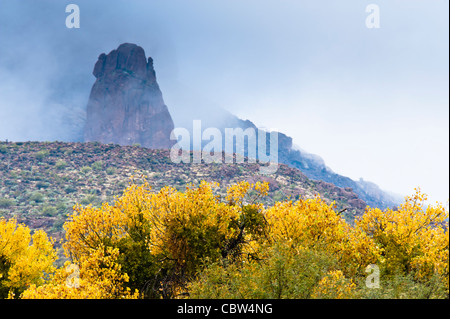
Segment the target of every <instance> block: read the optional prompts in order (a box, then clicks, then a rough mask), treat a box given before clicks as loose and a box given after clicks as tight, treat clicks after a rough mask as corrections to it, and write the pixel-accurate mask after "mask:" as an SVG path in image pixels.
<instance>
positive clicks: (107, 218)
mask: <svg viewBox="0 0 450 319" xmlns="http://www.w3.org/2000/svg"><path fill="white" fill-rule="evenodd" d="M217 186H218V184H217V183H208V182H205V181H202V182H201V183H200V185H199V186H198V187H194V186H192V185H190V186H188V187H187V188H186V190H185V191H184V192H180V191H178V190H176V189H175V188H172V187H164V188H162V189H161V190H160V191H159V192H152V190H151V187H150V185H148V184H147V183H143V184H142V185H136V184H132V185H130V186H129V187H128V188H127V189H126V190H125V191H124V193H123V195H122V196H120V197H119V198H117V199H116V201H115V203H114V204H113V205H110V204H107V203H104V204H103V205H102V206H101V207H100V208H94V207H92V206H87V207H83V206H80V205H76V206H75V207H74V214H73V215H72V216H71V217H70V218H69V219H68V221H67V222H66V223H65V225H64V229H65V232H66V233H65V236H66V237H65V238H66V240H65V242H64V244H63V247H64V250H65V253H66V256H67V257H68V258H70V259H71V262H66V264H65V265H64V267H63V268H60V269H55V268H54V267H53V266H52V264H53V262H54V260H55V259H56V253H55V251H54V250H53V246H52V243H51V241H50V240H49V239H48V238H47V235H46V234H45V233H44V232H43V231H37V232H36V233H34V234H33V235H32V236H31V234H30V230H29V229H28V228H27V227H25V226H23V225H18V224H17V222H16V221H15V220H11V221H5V220H3V219H0V294H2V295H1V296H3V297H6V296H8V295H9V296H10V297H19V296H21V297H22V298H138V297H152V298H173V297H179V296H181V295H183V296H184V295H185V293H186V292H187V289H188V288H189V287H191V289H194V290H195V295H196V296H211V295H212V296H229V297H230V296H236V295H237V296H241V297H243V296H245V297H256V298H259V297H261V298H262V297H264V298H269V297H270V298H273V297H275V298H285V297H287V298H291V297H295V296H303V297H313V298H356V297H358V296H361V295H362V293H363V292H362V291H363V290H364V289H365V288H364V286H362V288H363V289H362V290H361V289H360V291H359V292H358V289H359V288H361V287H357V286H356V284H355V283H358V284H360V285H361V283H363V282H364V278H365V277H366V275H367V274H366V273H365V271H364V270H365V269H366V267H367V265H369V264H376V265H378V266H379V268H380V270H381V275H382V276H384V277H383V278H382V279H383V280H390V279H389V278H391V279H392V278H408V280H409V278H413V279H412V280H410V281H408V284H409V285H411V286H414V285H416V284H417V283H420V284H422V286H421V287H422V288H421V289H422V292H421V293H422V294H423V295H430V296H431V295H433V296H442V295H445V293H446V294H447V296H448V274H449V263H448V258H449V237H448V211H447V210H446V209H445V208H444V207H443V206H442V205H440V204H436V205H434V206H432V205H430V206H428V207H425V205H424V203H425V201H426V196H425V195H423V194H422V193H421V192H420V190H416V194H415V195H413V196H411V197H407V198H406V201H405V203H404V204H402V205H401V206H400V207H399V208H398V209H396V210H393V209H387V210H385V211H382V210H380V209H377V208H367V210H366V212H365V214H364V215H363V216H361V217H360V218H357V219H356V221H355V225H354V226H351V225H349V224H347V223H346V221H345V220H344V219H343V218H342V217H341V216H340V215H339V214H338V213H336V212H335V211H334V209H333V207H334V203H333V204H327V203H325V201H323V200H322V199H321V198H320V197H319V196H317V197H315V198H313V199H306V200H298V201H296V202H292V201H286V202H277V203H275V204H274V205H273V206H271V207H266V208H265V207H264V206H263V205H262V204H261V203H260V202H259V199H260V198H261V197H263V196H266V195H267V193H268V190H269V184H268V183H259V182H258V183H255V184H251V183H249V182H245V181H244V182H240V183H238V184H235V185H231V186H229V187H228V189H227V195H226V197H225V200H224V201H222V200H221V198H220V196H218V195H216V193H215V188H216V187H217ZM310 261H311V262H310ZM312 261H314V262H312ZM310 264H311V265H310ZM208 265H214V266H213V267H212V268H209V270H208V267H206V268H205V266H208ZM205 269H206V270H205ZM44 274H48V277H49V279H48V280H47V281H46V280H45V278H44V277H45V276H44ZM395 276H397V277H395ZM399 276H400V277H399ZM401 276H403V277H401ZM227 278H228V279H227ZM197 279H198V281H196V280H197ZM224 280H228V282H227V283H226V285H224V286H223V287H221V286H220V285H221V283H223V281H224ZM432 280H433V283H438V285H439V289H440V290H439V291H438V290H436V291H432V290H430V289H431V288H429V286H430V285H429V284H428V283H430V282H431V281H432ZM211 281H212V284H211ZM397 281H398V280H397ZM398 282H400V281H398ZM405 282H406V281H405ZM442 283H444V285H445V287H446V288H445V287H442V286H443V284H442ZM382 285H383V284H382ZM386 286H389V285H386ZM202 287H205V288H204V289H206V290H205V291H204V293H203V292H202V289H203V288H202ZM430 287H431V286H430ZM136 289H139V291H140V292H138V290H136ZM427 289H428V290H427ZM364 291H366V290H364ZM428 291H430V292H429V293H428ZM442 291H443V293H441V292H442ZM360 293H361V294H360ZM380 295H381V296H383V294H380Z"/></svg>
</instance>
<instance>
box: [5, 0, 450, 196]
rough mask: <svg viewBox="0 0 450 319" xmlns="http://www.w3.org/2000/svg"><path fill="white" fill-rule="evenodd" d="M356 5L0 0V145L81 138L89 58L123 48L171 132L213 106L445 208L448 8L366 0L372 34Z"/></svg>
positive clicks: (421, 1)
mask: <svg viewBox="0 0 450 319" xmlns="http://www.w3.org/2000/svg"><path fill="white" fill-rule="evenodd" d="M69 3H75V4H77V5H78V6H79V8H80V17H81V20H80V28H79V29H68V28H66V26H65V19H66V17H67V15H68V14H67V13H66V12H65V8H66V5H68V4H69ZM369 3H372V2H365V1H362V2H361V1H360V0H351V1H346V2H345V4H344V3H342V2H337V1H331V0H327V1H313V0H308V1H294V0H284V1H275V0H270V1H269V0H266V1H264V0H258V1H257V0H246V1H237V0H231V1H230V0H228V1H207V0H203V1H200V0H189V1H181V0H178V1H174V0H165V1H163V0H161V1H154V0H152V1H138V0H134V1H118V0H114V1H104V0H91V1H86V0H84V1H82V0H80V1H76V0H75V1H52V0H48V1H44V0H38V1H37V0H20V1H17V0H0V139H1V140H5V139H8V140H12V141H26V140H49V141H53V140H60V141H79V140H82V127H83V120H84V117H85V108H86V104H87V100H88V97H89V93H90V89H91V87H92V84H93V83H94V80H95V78H94V76H93V75H92V70H93V67H94V64H95V62H96V60H97V57H98V56H99V55H100V54H101V53H108V52H110V51H111V50H113V49H115V48H117V47H118V46H119V44H121V43H123V42H131V43H136V44H138V45H140V46H142V47H143V48H144V50H145V52H146V55H147V56H151V57H152V58H153V59H154V66H155V70H156V75H157V79H158V83H159V85H160V88H161V91H162V93H163V96H164V100H165V102H166V104H167V106H168V107H169V111H170V112H171V115H172V117H173V119H174V122H175V125H176V126H181V127H186V126H189V125H190V121H191V119H192V118H195V117H197V114H198V117H201V116H203V117H204V116H207V117H208V118H210V119H211V117H214V116H220V114H221V113H220V112H218V111H217V109H218V108H223V109H226V110H228V111H230V112H231V113H233V114H236V115H238V116H240V117H241V118H243V119H250V120H252V121H253V122H255V124H257V125H258V126H264V127H268V128H277V129H279V130H280V131H281V132H283V133H286V134H287V135H290V136H292V137H293V138H294V143H296V144H298V145H299V146H300V147H301V148H302V149H305V150H306V151H308V152H311V153H314V154H318V155H320V156H321V157H322V158H323V159H324V160H325V162H326V164H327V166H329V167H330V168H331V169H333V171H335V172H337V173H339V174H342V175H346V176H349V177H351V178H353V179H359V177H363V178H364V179H365V180H371V181H373V182H375V183H377V184H378V185H380V186H381V187H382V188H383V189H387V190H391V191H394V192H397V193H401V194H410V193H411V192H412V189H413V188H414V187H416V186H421V187H422V189H423V190H424V191H425V192H427V193H429V194H430V195H432V199H436V200H440V201H444V202H445V201H446V200H447V198H448V192H449V188H448V184H449V179H448V176H449V171H448V164H449V147H448V145H449V140H448V133H449V123H448V117H449V116H448V115H449V114H448V109H449V105H448V84H449V83H448V1H445V0H436V1H427V0H417V1H410V2H405V1H399V0H397V1H395V0H394V1H391V0H390V1H387V0H385V1H376V4H378V5H379V7H380V15H381V28H379V29H367V28H366V26H365V24H364V21H365V19H366V16H367V13H366V12H365V7H366V5H367V4H369ZM205 114H208V115H205Z"/></svg>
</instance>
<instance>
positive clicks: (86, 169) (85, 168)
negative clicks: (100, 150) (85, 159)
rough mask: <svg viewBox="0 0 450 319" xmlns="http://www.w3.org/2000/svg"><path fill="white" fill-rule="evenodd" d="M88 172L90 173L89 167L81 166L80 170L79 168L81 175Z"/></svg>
mask: <svg viewBox="0 0 450 319" xmlns="http://www.w3.org/2000/svg"><path fill="white" fill-rule="evenodd" d="M90 171H92V168H91V167H89V166H83V167H82V168H80V172H81V173H83V174H87V173H89V172H90Z"/></svg>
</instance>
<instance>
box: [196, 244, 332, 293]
mask: <svg viewBox="0 0 450 319" xmlns="http://www.w3.org/2000/svg"><path fill="white" fill-rule="evenodd" d="M268 251H269V252H268V256H267V258H264V259H262V260H258V261H257V260H251V261H247V262H245V263H242V264H238V263H234V264H231V265H220V264H219V263H214V264H212V265H210V266H208V267H206V268H205V270H203V272H201V273H200V275H199V277H198V279H197V280H196V281H193V282H191V283H190V284H189V285H188V290H189V293H190V297H191V298H214V299H215V298H230V299H234V298H239V299H247V298H256V299H260V298H264V299H267V298H268V299H279V298H295V299H305V298H310V296H311V294H312V292H313V289H314V287H315V286H316V285H317V284H318V282H319V281H320V279H321V278H322V277H323V276H324V275H325V274H326V273H327V271H328V270H330V269H332V268H333V266H334V264H335V261H334V259H333V257H332V256H330V255H328V254H327V253H324V252H319V251H313V250H299V251H295V250H294V249H292V248H290V247H288V245H285V244H283V245H275V247H272V248H269V249H268Z"/></svg>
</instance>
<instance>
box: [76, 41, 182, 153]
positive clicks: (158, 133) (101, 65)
mask: <svg viewBox="0 0 450 319" xmlns="http://www.w3.org/2000/svg"><path fill="white" fill-rule="evenodd" d="M93 74H94V76H95V77H96V78H97V80H96V81H95V83H94V85H93V87H92V90H91V94H90V97H89V102H88V105H87V118H86V125H85V128H84V140H85V141H86V142H90V141H98V142H101V143H115V144H120V145H132V144H140V145H141V146H143V147H148V148H155V149H157V148H170V147H171V146H172V145H173V144H174V141H171V140H170V133H171V131H172V130H173V128H174V124H173V121H172V117H171V116H170V113H169V110H168V108H167V106H166V105H165V104H164V100H163V97H162V93H161V90H160V89H159V86H158V83H157V81H156V75H155V70H154V68H153V60H152V58H150V57H149V58H148V59H147V58H146V56H145V52H144V50H143V49H142V48H141V47H139V46H137V45H135V44H130V43H124V44H121V45H120V46H119V47H118V48H117V50H113V51H111V52H110V53H109V54H108V55H106V54H104V53H102V54H101V55H100V56H99V58H98V61H97V63H96V64H95V67H94V71H93Z"/></svg>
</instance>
